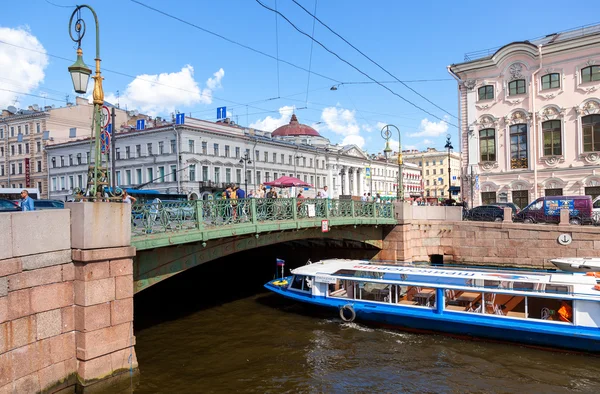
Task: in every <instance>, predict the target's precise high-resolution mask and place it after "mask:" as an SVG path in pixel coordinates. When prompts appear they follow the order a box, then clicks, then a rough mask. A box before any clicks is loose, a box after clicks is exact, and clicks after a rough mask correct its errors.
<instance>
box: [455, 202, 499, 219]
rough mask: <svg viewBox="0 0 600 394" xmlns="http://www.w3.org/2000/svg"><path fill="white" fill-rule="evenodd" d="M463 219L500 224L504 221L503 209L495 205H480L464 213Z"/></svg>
mask: <svg viewBox="0 0 600 394" xmlns="http://www.w3.org/2000/svg"><path fill="white" fill-rule="evenodd" d="M463 218H464V219H465V220H473V221H478V222H501V221H502V220H504V207H499V206H497V205H480V206H478V207H475V208H473V209H469V210H467V211H465V213H464V215H463Z"/></svg>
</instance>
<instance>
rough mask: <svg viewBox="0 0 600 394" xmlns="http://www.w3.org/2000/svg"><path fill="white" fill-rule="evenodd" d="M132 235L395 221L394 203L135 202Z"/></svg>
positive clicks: (283, 200)
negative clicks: (302, 223) (268, 225)
mask: <svg viewBox="0 0 600 394" xmlns="http://www.w3.org/2000/svg"><path fill="white" fill-rule="evenodd" d="M131 212H132V214H131V220H132V235H134V236H140V235H146V234H156V233H166V232H174V231H185V230H194V229H196V230H202V229H209V228H211V227H212V228H214V227H219V226H232V225H233V226H235V225H243V224H246V223H250V224H259V223H268V222H275V221H288V220H292V221H298V220H303V219H304V220H314V219H330V218H331V219H334V220H335V219H336V218H381V219H390V220H391V219H393V218H394V206H393V204H385V203H375V202H372V203H369V202H362V201H352V200H333V199H308V198H307V199H297V198H276V199H273V198H246V199H233V200H195V201H169V202H146V203H135V204H133V205H132V207H131Z"/></svg>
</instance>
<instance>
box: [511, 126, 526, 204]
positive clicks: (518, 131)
mask: <svg viewBox="0 0 600 394" xmlns="http://www.w3.org/2000/svg"><path fill="white" fill-rule="evenodd" d="M527 167H528V163H527V125H526V124H516V125H513V126H510V168H527ZM519 206H520V207H523V206H524V205H519Z"/></svg>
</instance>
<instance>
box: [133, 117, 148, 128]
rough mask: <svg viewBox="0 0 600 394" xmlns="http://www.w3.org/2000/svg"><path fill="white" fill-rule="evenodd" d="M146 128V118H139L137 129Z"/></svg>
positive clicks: (136, 123) (136, 124)
mask: <svg viewBox="0 0 600 394" xmlns="http://www.w3.org/2000/svg"><path fill="white" fill-rule="evenodd" d="M145 128H146V119H138V120H137V122H135V129H136V130H144V129H145Z"/></svg>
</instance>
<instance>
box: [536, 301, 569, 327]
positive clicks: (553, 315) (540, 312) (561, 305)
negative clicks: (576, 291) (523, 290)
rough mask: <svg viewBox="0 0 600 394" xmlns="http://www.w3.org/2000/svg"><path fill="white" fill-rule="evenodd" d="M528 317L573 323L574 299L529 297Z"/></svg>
mask: <svg viewBox="0 0 600 394" xmlns="http://www.w3.org/2000/svg"><path fill="white" fill-rule="evenodd" d="M527 317H528V318H529V319H540V320H550V321H562V322H565V323H571V324H573V301H571V300H559V299H555V298H541V297H527Z"/></svg>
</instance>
